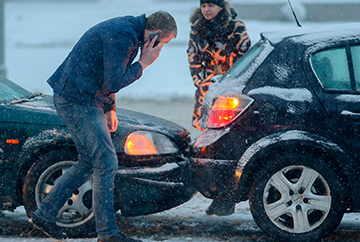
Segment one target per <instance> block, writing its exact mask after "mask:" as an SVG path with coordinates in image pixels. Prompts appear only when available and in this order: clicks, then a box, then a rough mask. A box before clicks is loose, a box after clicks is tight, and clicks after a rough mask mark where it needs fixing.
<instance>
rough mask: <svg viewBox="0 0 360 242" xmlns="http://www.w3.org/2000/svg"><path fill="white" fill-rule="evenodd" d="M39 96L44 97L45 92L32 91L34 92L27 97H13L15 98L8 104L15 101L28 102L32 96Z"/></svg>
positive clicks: (15, 102)
mask: <svg viewBox="0 0 360 242" xmlns="http://www.w3.org/2000/svg"><path fill="white" fill-rule="evenodd" d="M39 96H41V97H44V96H45V94H44V93H42V92H34V93H32V94H31V95H30V96H29V97H28V98H17V97H15V98H16V100H13V101H11V102H10V104H17V103H22V102H28V101H30V99H33V98H35V97H39Z"/></svg>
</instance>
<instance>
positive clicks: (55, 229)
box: [29, 213, 68, 240]
mask: <svg viewBox="0 0 360 242" xmlns="http://www.w3.org/2000/svg"><path fill="white" fill-rule="evenodd" d="M29 222H30V223H32V224H33V225H34V226H35V227H36V228H38V229H40V230H41V231H43V232H44V233H45V234H46V235H47V236H49V237H52V238H55V239H58V240H65V239H67V238H68V237H67V235H66V233H64V232H62V231H61V230H60V229H59V226H57V225H56V223H49V222H47V221H45V220H44V219H42V218H40V217H38V216H37V215H36V214H34V213H33V214H32V216H31V218H30V219H29Z"/></svg>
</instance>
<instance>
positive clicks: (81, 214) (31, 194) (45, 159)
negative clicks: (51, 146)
mask: <svg viewBox="0 0 360 242" xmlns="http://www.w3.org/2000/svg"><path fill="white" fill-rule="evenodd" d="M76 160H77V153H76V152H75V151H74V150H67V149H63V150H55V151H51V152H49V153H47V154H45V155H44V156H42V157H41V159H40V160H38V161H36V162H35V163H34V164H33V165H32V167H31V168H30V169H29V171H28V173H27V175H26V178H25V183H24V189H23V198H24V207H25V210H26V213H27V215H28V216H29V217H30V216H31V214H32V213H33V212H34V211H35V210H36V209H37V208H38V206H39V205H40V204H41V202H42V200H43V199H44V198H45V196H46V195H47V194H48V192H49V190H50V189H51V187H52V185H53V184H54V182H55V181H56V180H57V179H58V178H59V177H60V176H61V175H62V174H63V173H64V171H65V170H66V169H68V168H69V167H70V166H72V165H73V164H74V162H75V161H76ZM93 217H94V216H93V212H92V184H91V181H88V182H86V183H84V184H83V185H82V186H81V187H79V189H78V190H77V192H76V193H74V194H73V195H72V197H71V198H69V200H68V201H67V203H65V205H64V206H63V207H62V209H60V211H59V214H58V216H57V218H56V224H57V225H58V226H59V229H62V230H63V231H64V232H65V233H66V234H67V236H68V237H69V238H81V237H82V238H84V237H94V236H96V233H95V223H94V218H93Z"/></svg>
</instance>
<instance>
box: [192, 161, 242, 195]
mask: <svg viewBox="0 0 360 242" xmlns="http://www.w3.org/2000/svg"><path fill="white" fill-rule="evenodd" d="M191 168H192V171H193V173H194V177H195V178H194V179H195V184H196V188H197V189H198V190H199V192H200V193H201V194H202V195H204V196H205V197H208V198H212V199H214V198H215V199H220V200H231V201H232V200H234V198H235V197H236V195H235V191H236V190H237V185H238V183H239V179H240V177H241V171H239V170H237V161H236V160H215V159H208V158H206V159H204V158H191Z"/></svg>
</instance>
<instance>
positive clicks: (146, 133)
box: [0, 76, 196, 238]
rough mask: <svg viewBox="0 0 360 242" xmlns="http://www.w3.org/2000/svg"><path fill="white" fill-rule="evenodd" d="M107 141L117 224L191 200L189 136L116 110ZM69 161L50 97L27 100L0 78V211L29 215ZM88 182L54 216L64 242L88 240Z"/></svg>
mask: <svg viewBox="0 0 360 242" xmlns="http://www.w3.org/2000/svg"><path fill="white" fill-rule="evenodd" d="M117 115H118V119H119V126H118V129H117V131H116V132H114V133H112V138H113V142H114V146H115V148H116V151H117V155H118V159H119V170H118V173H117V175H116V184H115V210H116V211H118V210H121V215H122V216H137V215H145V214H151V213H156V212H161V211H164V210H167V209H170V208H173V207H175V206H178V205H180V204H182V203H184V202H186V201H188V200H190V199H191V198H192V197H193V195H194V194H195V193H196V189H195V188H194V187H193V184H192V182H191V181H192V180H191V173H190V172H189V169H188V165H189V164H188V159H187V158H186V157H187V155H188V151H189V142H190V135H189V132H188V131H187V130H186V129H184V128H183V127H181V126H179V125H177V124H175V123H172V122H169V121H167V120H163V119H160V118H157V117H154V116H150V115H146V114H142V113H137V112H133V111H129V110H124V109H118V110H117ZM76 160H77V152H76V149H75V145H74V143H73V141H72V139H71V135H70V134H69V132H68V130H67V128H66V126H65V125H64V124H63V122H62V121H61V119H60V118H59V117H58V116H57V113H56V111H55V110H54V107H53V104H52V97H51V96H47V95H44V94H42V93H30V92H28V91H27V90H25V89H23V88H21V87H20V86H18V85H16V84H15V83H13V82H11V81H9V80H7V79H6V78H4V77H2V76H0V209H1V210H10V211H11V210H13V209H15V208H16V207H18V206H21V205H24V207H25V209H26V212H27V214H29V213H31V212H32V211H34V210H35V209H36V208H37V206H38V205H39V204H40V203H41V201H42V200H43V198H44V197H45V196H46V194H48V192H49V191H50V189H51V187H52V186H53V184H54V182H55V181H56V180H57V179H58V178H59V177H60V176H61V175H62V174H63V172H64V171H65V170H66V169H68V167H70V166H71V165H72V164H73V163H74V162H75V161H76ZM91 191H92V183H91V180H89V181H88V182H87V183H85V184H83V185H82V186H81V187H79V189H78V190H77V192H76V193H74V194H73V195H72V197H70V198H69V200H68V201H67V202H66V204H64V206H63V208H62V209H61V210H60V211H59V214H58V217H57V224H58V226H59V227H62V228H63V229H64V230H66V233H67V234H68V235H69V237H73V238H74V237H89V236H92V235H95V230H94V221H93V213H92V202H91V201H92V192H91Z"/></svg>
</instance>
